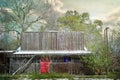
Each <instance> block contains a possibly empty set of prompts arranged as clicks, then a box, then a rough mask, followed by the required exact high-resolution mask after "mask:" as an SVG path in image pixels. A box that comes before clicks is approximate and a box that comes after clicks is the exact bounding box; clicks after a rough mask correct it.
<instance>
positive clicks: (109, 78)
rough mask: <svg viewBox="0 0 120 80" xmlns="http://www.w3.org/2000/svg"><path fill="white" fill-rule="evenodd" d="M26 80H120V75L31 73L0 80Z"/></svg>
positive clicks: (9, 76) (2, 77)
mask: <svg viewBox="0 0 120 80" xmlns="http://www.w3.org/2000/svg"><path fill="white" fill-rule="evenodd" d="M24 78H28V79H31V80H35V79H46V78H47V79H56V78H67V79H68V80H79V79H81V80H87V79H88V80H89V79H90V80H94V79H97V80H98V79H103V80H104V79H107V80H113V79H120V73H110V74H109V75H108V76H106V75H70V74H67V73H50V74H49V73H47V74H40V73H31V74H20V75H14V76H12V75H8V74H4V75H0V80H12V79H15V80H16V79H19V80H23V79H24Z"/></svg>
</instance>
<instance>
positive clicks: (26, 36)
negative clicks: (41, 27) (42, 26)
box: [22, 32, 84, 50]
mask: <svg viewBox="0 0 120 80" xmlns="http://www.w3.org/2000/svg"><path fill="white" fill-rule="evenodd" d="M83 49H84V34H83V33H81V32H40V33H35V32H27V33H23V35H22V50H83Z"/></svg>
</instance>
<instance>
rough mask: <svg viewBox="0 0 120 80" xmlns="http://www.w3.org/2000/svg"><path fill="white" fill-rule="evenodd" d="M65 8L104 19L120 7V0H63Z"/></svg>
mask: <svg viewBox="0 0 120 80" xmlns="http://www.w3.org/2000/svg"><path fill="white" fill-rule="evenodd" d="M61 2H62V3H63V7H62V9H64V10H77V11H78V12H88V13H89V14H90V16H91V18H93V19H94V18H98V19H104V18H106V16H108V14H109V13H112V12H113V11H115V10H116V9H118V8H120V0H61Z"/></svg>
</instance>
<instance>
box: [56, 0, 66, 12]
mask: <svg viewBox="0 0 120 80" xmlns="http://www.w3.org/2000/svg"><path fill="white" fill-rule="evenodd" d="M62 7H63V3H62V2H61V0H55V6H54V10H55V11H58V12H61V13H65V10H63V9H62Z"/></svg>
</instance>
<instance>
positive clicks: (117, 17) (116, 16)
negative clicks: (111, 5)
mask: <svg viewBox="0 0 120 80" xmlns="http://www.w3.org/2000/svg"><path fill="white" fill-rule="evenodd" d="M104 23H105V25H111V26H119V24H120V7H118V8H116V9H114V10H113V11H111V12H110V13H108V14H106V18H105V20H104Z"/></svg>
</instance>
